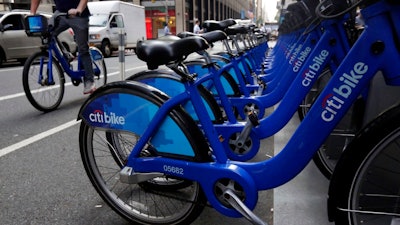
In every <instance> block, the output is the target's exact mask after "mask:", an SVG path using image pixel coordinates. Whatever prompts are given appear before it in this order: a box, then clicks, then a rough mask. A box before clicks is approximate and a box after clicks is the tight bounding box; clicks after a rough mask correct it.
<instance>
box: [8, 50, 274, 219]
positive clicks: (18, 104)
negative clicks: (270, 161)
mask: <svg viewBox="0 0 400 225" xmlns="http://www.w3.org/2000/svg"><path fill="white" fill-rule="evenodd" d="M125 60H126V63H125V70H126V73H125V77H127V76H129V75H130V74H133V73H135V72H138V71H141V70H144V69H146V66H145V64H144V63H143V62H140V61H139V60H138V59H137V58H136V56H135V55H134V54H127V55H126V57H125ZM106 65H107V70H108V75H109V77H108V79H109V81H116V80H121V76H120V73H119V69H120V65H119V63H118V57H111V58H108V59H106ZM21 76H22V66H20V65H18V64H9V65H6V66H5V67H2V68H0V79H1V81H0V124H1V129H0V224H2V225H22V224H32V225H33V224H38V225H39V224H40V225H44V224H52V225H56V224H76V225H78V224H82V225H88V224H115V225H123V224H128V222H127V221H126V220H124V219H123V218H121V217H120V216H119V215H117V214H116V213H115V212H113V211H112V210H111V209H110V208H109V207H108V206H107V205H105V203H104V202H103V201H102V199H101V198H100V197H99V196H98V195H97V193H96V192H95V190H94V188H93V187H92V185H91V183H90V182H89V179H88V178H87V176H86V174H85V170H84V168H83V165H82V162H81V159H80V154H79V146H78V145H79V142H78V138H79V137H78V134H79V125H78V123H77V122H76V118H77V114H78V110H79V107H80V106H81V104H82V103H83V102H84V100H85V99H86V98H87V96H84V95H83V94H82V89H83V86H79V87H75V86H73V85H71V84H70V83H69V84H67V86H66V90H65V95H64V99H63V101H62V103H61V105H60V107H59V108H58V109H57V110H55V111H53V112H50V113H42V112H39V111H37V110H36V109H35V108H33V107H32V106H31V105H30V103H29V102H28V100H27V99H26V97H25V94H24V92H23V87H22V79H21ZM271 141H272V139H269V140H265V143H264V145H263V146H264V147H265V148H270V146H272V144H271V143H272V142H271ZM268 150H269V151H273V149H268ZM265 154H266V153H265V152H262V153H260V156H259V157H261V158H265ZM256 160H257V159H256ZM259 197H260V202H259V204H258V206H257V208H256V209H255V212H256V214H257V215H259V216H260V217H261V218H262V219H263V220H265V221H269V222H270V224H272V223H271V221H272V212H271V207H272V203H273V201H272V195H271V192H270V191H266V192H262V193H260V195H259ZM228 223H229V224H231V225H235V224H237V225H239V224H240V225H243V224H250V223H249V222H248V221H246V220H245V219H243V218H241V219H234V218H227V217H225V216H223V215H220V214H219V213H218V212H216V211H215V210H213V209H212V208H206V209H205V211H204V212H203V213H202V214H201V216H200V217H199V218H198V219H197V220H196V221H195V222H194V224H209V225H213V224H215V225H216V224H228Z"/></svg>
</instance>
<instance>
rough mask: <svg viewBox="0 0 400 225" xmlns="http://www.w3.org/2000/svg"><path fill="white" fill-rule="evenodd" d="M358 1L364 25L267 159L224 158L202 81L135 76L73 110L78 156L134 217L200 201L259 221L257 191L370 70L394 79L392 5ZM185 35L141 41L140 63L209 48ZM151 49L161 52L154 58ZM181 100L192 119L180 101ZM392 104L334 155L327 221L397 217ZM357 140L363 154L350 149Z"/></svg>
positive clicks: (291, 161)
mask: <svg viewBox="0 0 400 225" xmlns="http://www.w3.org/2000/svg"><path fill="white" fill-rule="evenodd" d="M339 2H340V1H339ZM322 3H325V2H322ZM334 3H335V2H333V5H334V6H335V4H334ZM360 3H363V4H364V5H363V7H364V8H363V10H362V13H363V16H364V18H365V20H366V24H367V26H366V29H365V30H364V31H363V33H362V34H361V36H360V37H359V39H358V40H357V41H356V42H355V44H354V45H353V46H352V48H351V50H350V51H349V52H348V54H347V56H346V57H345V58H344V60H343V61H342V63H341V64H340V65H339V66H338V68H337V70H336V71H335V72H334V73H333V75H332V78H331V79H330V80H329V82H328V84H327V85H326V86H325V88H324V90H323V91H322V92H321V93H320V95H319V97H318V98H317V100H316V101H315V102H314V104H313V106H312V107H311V108H310V110H309V112H308V113H307V114H306V116H305V118H304V120H303V121H302V122H301V124H300V125H299V127H298V128H297V130H296V132H295V133H294V134H293V136H292V137H291V139H290V140H289V142H288V143H287V145H286V146H285V147H284V149H282V151H281V152H280V153H279V154H278V155H276V156H274V157H273V158H272V159H268V160H265V161H262V162H238V161H232V160H228V157H227V155H226V152H225V150H224V146H223V144H222V143H221V141H222V139H223V137H221V135H220V134H219V132H217V130H216V129H215V127H214V124H213V121H212V119H211V118H210V117H209V113H208V111H207V107H206V106H205V103H204V101H203V99H202V98H201V96H200V95H199V94H198V91H197V90H198V86H199V85H201V84H200V83H196V82H195V83H193V85H188V86H187V87H186V88H187V89H186V91H185V92H183V93H181V94H179V95H176V96H173V97H170V96H167V95H166V94H165V93H163V92H161V91H160V90H158V89H156V88H154V87H151V86H148V85H146V84H143V83H138V82H134V81H121V82H115V83H111V84H108V85H105V86H103V87H101V88H99V89H98V90H97V91H96V92H95V93H94V94H93V95H91V96H90V97H89V99H88V100H87V101H86V102H85V104H84V105H83V106H82V108H81V111H80V113H79V118H80V119H82V123H81V127H80V135H79V137H80V149H81V156H82V160H83V164H84V166H85V169H86V172H87V174H88V176H89V178H90V180H91V182H92V184H93V185H94V187H95V188H96V190H97V191H98V193H99V194H100V195H101V197H102V198H103V199H104V200H105V201H106V202H107V203H108V204H109V205H110V206H111V207H112V208H113V209H114V210H115V211H116V212H118V213H119V214H120V215H122V216H123V217H124V218H127V219H129V220H130V221H132V222H135V223H139V224H188V223H190V222H191V221H193V220H194V219H196V217H197V216H198V215H199V214H200V213H201V210H202V208H203V207H204V206H205V204H206V202H207V201H208V202H209V204H211V205H212V207H214V209H216V210H217V211H218V212H220V213H222V214H224V215H226V216H231V217H241V216H244V217H246V218H247V219H248V220H250V221H251V222H252V223H254V224H264V223H263V222H262V221H260V220H259V218H258V217H257V216H256V215H254V213H252V211H251V210H252V209H254V207H255V205H256V204H257V198H258V194H257V193H258V191H261V190H266V189H270V188H274V187H277V186H280V185H282V184H284V183H286V182H288V181H289V180H291V179H292V178H294V177H295V176H296V175H297V174H298V173H300V172H301V170H302V169H303V168H304V167H305V166H306V165H307V164H308V162H309V161H310V160H311V159H312V157H313V155H314V154H315V152H316V151H317V150H318V148H319V147H320V146H321V144H322V143H323V142H324V140H325V138H326V137H328V136H329V134H330V133H331V132H332V130H333V129H334V128H335V127H336V125H337V124H338V123H339V121H340V120H341V118H342V117H343V116H344V115H345V113H346V111H347V110H348V109H349V108H350V106H351V105H352V103H353V102H354V101H355V100H356V99H357V98H358V96H360V94H361V93H362V91H363V90H364V89H365V88H366V87H367V86H368V83H369V82H370V81H371V79H372V78H373V77H374V76H375V74H376V72H377V71H383V74H384V77H385V79H386V82H387V83H388V84H390V85H400V77H399V76H398V71H399V69H400V68H399V66H400V65H399V64H398V63H395V62H398V61H399V60H400V49H399V48H398V46H397V42H398V40H399V38H398V37H400V26H399V24H396V21H400V20H399V19H400V5H399V4H398V3H397V2H396V1H390V0H382V1H361V2H360ZM382 24H385V25H388V26H382ZM184 43H185V45H184V46H186V48H172V47H173V46H175V45H177V44H175V45H165V46H164V47H162V46H161V45H154V46H153V47H152V46H148V48H147V49H146V50H148V51H147V54H148V56H149V58H148V63H149V64H151V65H152V66H156V65H163V64H165V63H166V62H167V61H170V62H173V61H175V60H177V59H180V58H182V57H185V56H187V55H189V54H191V53H192V52H196V51H201V50H204V49H206V48H208V44H207V42H206V41H205V40H204V39H202V38H189V39H186V40H185V42H184ZM188 46H190V47H188ZM366 46H368V47H366ZM153 54H158V55H162V56H163V57H161V59H162V60H161V59H160V58H156V59H154V58H153V59H152V58H151V57H150V56H152V55H153ZM184 72H185V71H182V74H184ZM184 77H185V76H184ZM203 79H205V78H203ZM189 100H190V101H191V102H192V103H193V107H194V109H195V110H196V112H197V114H196V115H197V116H198V117H199V118H198V121H197V122H196V121H194V120H193V118H192V117H191V116H190V115H189V114H188V113H187V112H186V111H185V110H184V108H183V107H182V106H181V105H182V104H184V103H186V102H188V101H189ZM399 109H400V106H396V107H395V108H394V109H392V110H389V111H387V112H386V113H384V114H382V115H380V116H379V117H378V118H377V119H376V120H374V121H373V122H372V123H371V124H370V125H368V126H367V128H366V129H365V130H363V131H362V132H361V134H360V135H359V136H356V137H355V139H354V140H353V141H352V143H351V144H350V145H349V146H352V147H350V148H348V149H347V150H346V151H345V153H344V157H342V158H341V159H340V161H339V163H338V169H336V170H335V172H334V176H333V180H332V182H331V186H330V200H329V212H330V219H331V220H335V221H336V223H337V224H354V225H355V224H368V223H369V224H383V225H385V224H387V225H390V224H395V223H396V221H398V219H399V218H400V213H399V211H398V209H399V202H400V197H399V195H398V193H399V190H400V182H399V179H398V174H399V171H400V170H399V168H400V167H399V165H400V163H399V162H400V154H399V152H400V151H399V144H398V141H397V140H398V137H399V136H400V132H399V130H398V125H400V120H399V118H400V110H399ZM199 124H200V127H199ZM317 128H318V129H317ZM370 138H371V139H370ZM360 146H361V147H364V148H363V149H362V150H363V151H365V152H366V153H363V154H358V153H359V152H360V151H362V150H359V149H358V147H360ZM382 159H384V160H382ZM366 178H367V179H366ZM371 184H373V185H371Z"/></svg>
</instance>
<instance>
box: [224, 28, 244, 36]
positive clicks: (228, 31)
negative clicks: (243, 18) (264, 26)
mask: <svg viewBox="0 0 400 225" xmlns="http://www.w3.org/2000/svg"><path fill="white" fill-rule="evenodd" d="M225 33H226V34H227V35H236V34H247V33H248V28H246V27H245V26H232V27H228V28H226V29H225Z"/></svg>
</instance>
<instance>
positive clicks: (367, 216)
mask: <svg viewBox="0 0 400 225" xmlns="http://www.w3.org/2000/svg"><path fill="white" fill-rule="evenodd" d="M399 147H400V106H399V105H398V106H396V107H394V108H392V109H390V110H388V111H386V112H385V113H383V114H381V115H380V116H378V117H377V118H376V119H375V120H373V121H372V122H371V123H369V124H368V125H367V126H366V127H365V128H364V129H363V130H362V131H361V132H360V133H359V135H357V136H356V137H355V138H354V139H353V141H352V142H351V143H350V145H349V146H348V148H347V149H346V151H345V152H343V154H342V156H341V158H340V160H339V162H338V163H337V165H336V169H335V172H334V173H333V175H332V179H331V183H330V186H329V201H328V206H329V217H330V220H334V221H335V223H336V224H338V225H339V224H349V225H358V224H363V225H364V224H379V225H390V224H397V223H398V220H399V219H400V211H399V206H400V196H399V191H400V179H399V177H398V174H399V173H400V149H399ZM385 214H386V215H385ZM394 220H396V221H397V222H394Z"/></svg>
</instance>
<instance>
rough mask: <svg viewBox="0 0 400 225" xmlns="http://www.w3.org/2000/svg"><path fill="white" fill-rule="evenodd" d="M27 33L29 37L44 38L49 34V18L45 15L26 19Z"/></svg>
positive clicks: (30, 16) (31, 16)
mask: <svg viewBox="0 0 400 225" xmlns="http://www.w3.org/2000/svg"><path fill="white" fill-rule="evenodd" d="M24 22H25V33H26V35H28V36H29V37H37V36H43V35H45V34H46V33H47V32H48V29H47V27H48V23H47V18H46V17H45V16H43V15H29V16H27V17H25V20H24Z"/></svg>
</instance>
